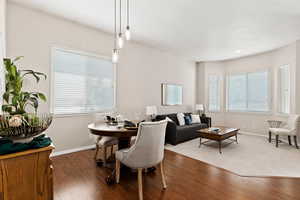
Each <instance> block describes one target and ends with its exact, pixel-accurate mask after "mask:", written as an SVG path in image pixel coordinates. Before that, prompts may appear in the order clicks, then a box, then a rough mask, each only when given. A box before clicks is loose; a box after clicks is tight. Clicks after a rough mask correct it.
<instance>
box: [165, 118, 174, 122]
mask: <svg viewBox="0 0 300 200" xmlns="http://www.w3.org/2000/svg"><path fill="white" fill-rule="evenodd" d="M166 120H167V121H168V122H174V121H173V120H172V119H170V118H169V117H166Z"/></svg>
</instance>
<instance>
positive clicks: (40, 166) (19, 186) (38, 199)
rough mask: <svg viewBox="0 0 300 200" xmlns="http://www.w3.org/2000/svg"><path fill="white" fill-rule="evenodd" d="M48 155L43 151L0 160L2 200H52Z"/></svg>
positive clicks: (47, 152) (48, 152)
mask: <svg viewBox="0 0 300 200" xmlns="http://www.w3.org/2000/svg"><path fill="white" fill-rule="evenodd" d="M49 155H50V151H44V152H39V153H34V154H29V155H25V156H19V157H14V158H10V159H5V160H2V161H1V172H2V174H1V175H2V180H3V183H2V188H3V193H4V197H3V200H20V199H24V200H52V199H53V198H52V191H49V189H50V188H51V185H52V182H51V183H50V180H49V175H50V174H49V173H50V160H49ZM0 180H1V179H0ZM0 199H1V198H0Z"/></svg>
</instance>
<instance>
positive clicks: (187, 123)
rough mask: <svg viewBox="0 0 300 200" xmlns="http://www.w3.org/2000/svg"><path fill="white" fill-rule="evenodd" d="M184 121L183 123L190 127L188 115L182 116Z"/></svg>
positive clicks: (190, 120) (190, 121)
mask: <svg viewBox="0 0 300 200" xmlns="http://www.w3.org/2000/svg"><path fill="white" fill-rule="evenodd" d="M184 121H185V124H186V125H191V124H192V119H191V116H189V115H187V116H184Z"/></svg>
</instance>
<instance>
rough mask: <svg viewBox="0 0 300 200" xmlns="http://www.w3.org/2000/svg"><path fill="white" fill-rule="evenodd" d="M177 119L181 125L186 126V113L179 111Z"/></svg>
mask: <svg viewBox="0 0 300 200" xmlns="http://www.w3.org/2000/svg"><path fill="white" fill-rule="evenodd" d="M177 119H178V122H179V126H184V125H185V121H184V114H183V113H177Z"/></svg>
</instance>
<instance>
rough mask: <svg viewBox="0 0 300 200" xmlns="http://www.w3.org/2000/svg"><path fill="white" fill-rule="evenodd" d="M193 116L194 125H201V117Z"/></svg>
mask: <svg viewBox="0 0 300 200" xmlns="http://www.w3.org/2000/svg"><path fill="white" fill-rule="evenodd" d="M191 116H192V124H197V123H201V120H200V116H199V115H191Z"/></svg>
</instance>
